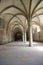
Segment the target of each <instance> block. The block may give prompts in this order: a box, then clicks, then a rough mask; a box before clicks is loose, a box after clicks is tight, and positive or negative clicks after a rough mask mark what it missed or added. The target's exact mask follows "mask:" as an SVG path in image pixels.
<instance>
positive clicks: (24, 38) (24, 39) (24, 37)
mask: <svg viewBox="0 0 43 65" xmlns="http://www.w3.org/2000/svg"><path fill="white" fill-rule="evenodd" d="M23 42H24V43H26V30H24V31H23Z"/></svg>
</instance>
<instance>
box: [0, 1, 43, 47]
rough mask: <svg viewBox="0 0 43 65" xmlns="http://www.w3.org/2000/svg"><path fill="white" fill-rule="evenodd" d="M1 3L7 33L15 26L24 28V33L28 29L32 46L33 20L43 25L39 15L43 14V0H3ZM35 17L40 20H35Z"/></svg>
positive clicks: (0, 7)
mask: <svg viewBox="0 0 43 65" xmlns="http://www.w3.org/2000/svg"><path fill="white" fill-rule="evenodd" d="M8 2H9V3H8ZM0 3H1V4H0V17H3V18H4V19H5V21H6V22H7V23H6V26H5V27H6V29H5V30H6V35H7V34H8V30H12V29H13V28H15V26H16V27H17V26H19V27H21V28H23V30H24V33H25V32H26V30H27V29H28V33H29V34H28V36H29V42H30V43H29V46H31V45H32V25H33V22H34V23H35V24H37V25H38V26H40V27H41V25H40V23H39V21H38V20H39V18H38V17H39V16H40V15H43V0H9V1H7V0H6V1H5V0H1V2H0ZM5 5H6V6H5ZM7 16H8V17H7ZM35 18H38V20H37V21H35ZM33 19H34V21H33ZM41 28H42V27H41ZM24 37H25V36H24Z"/></svg>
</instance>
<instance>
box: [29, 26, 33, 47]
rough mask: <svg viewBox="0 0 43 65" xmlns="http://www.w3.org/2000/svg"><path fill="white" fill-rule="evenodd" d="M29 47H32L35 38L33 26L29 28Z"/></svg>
mask: <svg viewBox="0 0 43 65" xmlns="http://www.w3.org/2000/svg"><path fill="white" fill-rule="evenodd" d="M29 37H30V39H29V46H32V41H33V37H32V26H30V27H29Z"/></svg>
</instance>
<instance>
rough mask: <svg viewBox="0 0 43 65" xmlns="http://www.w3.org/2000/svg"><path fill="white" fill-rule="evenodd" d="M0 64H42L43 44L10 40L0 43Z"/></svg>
mask: <svg viewBox="0 0 43 65" xmlns="http://www.w3.org/2000/svg"><path fill="white" fill-rule="evenodd" d="M0 65H43V45H42V44H39V43H38V44H37V43H35V42H34V44H33V47H28V42H27V43H22V42H12V43H8V44H6V45H0Z"/></svg>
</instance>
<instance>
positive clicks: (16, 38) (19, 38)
mask: <svg viewBox="0 0 43 65" xmlns="http://www.w3.org/2000/svg"><path fill="white" fill-rule="evenodd" d="M13 39H14V41H23V38H22V32H21V31H19V30H18V31H16V32H15V33H14V34H13Z"/></svg>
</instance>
